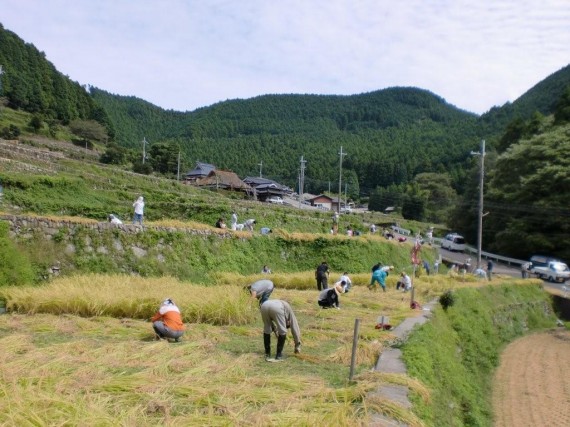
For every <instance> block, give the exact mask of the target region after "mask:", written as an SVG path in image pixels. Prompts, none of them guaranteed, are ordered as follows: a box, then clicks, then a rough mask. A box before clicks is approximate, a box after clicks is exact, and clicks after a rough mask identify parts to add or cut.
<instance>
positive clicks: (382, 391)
mask: <svg viewBox="0 0 570 427" xmlns="http://www.w3.org/2000/svg"><path fill="white" fill-rule="evenodd" d="M437 301H438V300H437V299H435V300H433V301H431V302H429V303H427V304H426V305H424V306H423V307H422V308H421V313H419V314H418V315H416V316H414V317H408V318H406V319H405V320H404V321H403V322H402V323H400V324H399V325H398V326H397V327H395V328H394V329H393V330H391V331H390V332H391V333H392V334H394V336H395V337H396V340H397V342H398V343H401V342H403V341H405V340H406V339H407V337H408V335H409V334H410V333H411V331H412V330H413V329H414V328H415V327H416V326H419V325H422V324H424V323H425V322H427V321H428V320H429V319H430V317H431V314H432V309H433V307H434V306H435V305H436V304H437ZM374 370H375V371H377V372H383V373H391V374H406V373H407V369H406V365H405V364H404V362H403V361H402V350H400V349H399V348H395V347H390V348H387V349H385V350H384V351H382V353H380V356H379V357H378V360H377V362H376V365H375V366H374ZM408 391H409V390H408V387H406V386H403V385H396V384H394V385H383V386H381V387H379V388H378V389H377V390H376V391H375V392H374V393H373V395H375V396H377V397H380V398H383V399H388V400H391V401H393V402H396V403H398V404H400V405H401V406H403V407H404V408H406V409H409V408H411V406H412V404H411V402H410V400H409V399H408ZM370 426H372V427H381V426H382V427H404V426H406V424H403V423H401V422H399V421H397V420H393V419H391V418H388V417H386V416H384V415H382V414H377V415H375V416H373V417H372V423H371V424H370Z"/></svg>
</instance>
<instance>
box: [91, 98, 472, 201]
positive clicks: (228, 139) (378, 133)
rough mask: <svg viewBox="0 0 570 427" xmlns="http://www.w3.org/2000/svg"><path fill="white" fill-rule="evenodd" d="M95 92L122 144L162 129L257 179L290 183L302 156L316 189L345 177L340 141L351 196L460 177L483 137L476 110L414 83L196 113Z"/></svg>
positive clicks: (200, 155) (206, 157) (237, 103)
mask: <svg viewBox="0 0 570 427" xmlns="http://www.w3.org/2000/svg"><path fill="white" fill-rule="evenodd" d="M91 93H92V95H93V97H94V99H95V100H96V102H97V103H99V105H101V106H102V107H103V108H104V109H105V110H106V111H107V113H108V114H109V116H110V117H111V119H112V121H113V124H114V126H115V128H116V129H117V140H118V142H119V143H120V144H121V145H125V146H133V142H134V144H140V141H141V140H142V138H143V137H146V138H147V139H149V135H151V134H154V135H155V138H156V139H155V141H156V140H158V141H165V140H166V141H168V142H170V143H173V144H177V145H178V146H180V147H181V149H182V151H183V152H184V153H185V154H186V158H187V159H188V160H189V162H190V164H193V162H194V161H197V160H200V161H206V162H210V163H214V164H216V165H217V166H218V167H220V168H225V169H230V170H233V171H235V172H237V173H238V174H239V175H241V176H246V175H252V174H253V175H256V174H257V173H258V171H259V166H258V165H259V164H260V163H261V162H262V163H263V171H264V172H265V175H266V176H269V177H273V178H275V179H279V180H281V181H283V182H285V183H287V184H289V185H292V186H294V185H295V183H296V181H297V175H298V169H299V160H300V157H301V156H304V159H305V160H306V161H307V169H306V177H307V179H306V183H307V184H308V187H309V191H313V192H319V191H323V190H325V189H327V188H328V185H329V181H331V182H333V183H334V182H335V181H338V178H337V177H338V169H339V154H338V152H339V150H340V147H341V146H342V147H343V151H344V152H346V153H347V156H346V157H344V159H343V170H344V172H343V173H344V174H346V175H345V176H346V178H347V183H348V185H349V186H350V188H349V189H348V192H349V193H350V192H352V191H354V190H355V189H357V190H359V191H360V192H364V193H367V192H369V191H370V190H371V189H373V188H375V187H376V186H379V185H380V186H385V185H389V184H392V183H402V182H408V181H409V180H410V179H411V178H413V176H415V175H416V174H418V173H421V172H430V171H444V170H451V171H453V173H455V174H456V175H457V174H460V165H461V163H462V162H463V161H464V160H465V158H466V156H468V153H469V150H470V149H471V147H472V146H473V144H476V141H477V139H478V138H479V136H478V135H477V132H476V122H477V117H476V116H475V115H474V114H470V113H467V112H464V111H461V110H459V109H457V108H455V107H453V106H451V105H449V104H447V103H446V102H445V101H444V100H443V99H441V98H440V97H438V96H436V95H434V94H432V93H430V92H427V91H425V90H420V89H415V88H391V89H386V90H382V91H377V92H372V93H367V94H361V95H353V96H318V95H266V96H260V97H256V98H252V99H248V100H234V101H226V102H222V103H218V104H215V105H212V106H210V107H206V108H202V109H199V110H196V111H194V112H190V113H176V112H172V111H164V110H160V109H157V107H155V106H152V105H151V104H148V103H146V102H144V101H141V100H139V99H136V98H132V97H117V96H115V95H111V94H108V93H106V92H104V91H102V90H99V89H92V90H91ZM161 111H162V114H160V113H161ZM143 117H144V118H143ZM149 124H150V127H149ZM125 130H126V131H125ZM159 133H160V134H159ZM121 138H122V140H121ZM151 141H152V140H151Z"/></svg>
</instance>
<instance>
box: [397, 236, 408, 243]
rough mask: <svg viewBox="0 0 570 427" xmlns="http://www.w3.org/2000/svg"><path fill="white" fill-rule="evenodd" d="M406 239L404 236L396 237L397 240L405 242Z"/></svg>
mask: <svg viewBox="0 0 570 427" xmlns="http://www.w3.org/2000/svg"><path fill="white" fill-rule="evenodd" d="M406 240H408V239H407V238H406V237H402V236H400V237H398V242H405V241H406Z"/></svg>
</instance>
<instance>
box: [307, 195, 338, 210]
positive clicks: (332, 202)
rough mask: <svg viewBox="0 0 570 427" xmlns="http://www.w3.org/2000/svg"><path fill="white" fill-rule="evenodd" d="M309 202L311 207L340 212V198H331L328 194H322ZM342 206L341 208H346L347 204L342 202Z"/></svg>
mask: <svg viewBox="0 0 570 427" xmlns="http://www.w3.org/2000/svg"><path fill="white" fill-rule="evenodd" d="M307 201H308V202H309V203H310V204H311V206H314V207H316V208H319V209H324V210H332V211H338V207H339V202H338V197H330V196H327V195H326V194H320V195H318V196H315V197H313V198H312V199H309V200H307ZM340 206H341V208H344V207H345V203H344V202H343V201H342V200H341V202H340Z"/></svg>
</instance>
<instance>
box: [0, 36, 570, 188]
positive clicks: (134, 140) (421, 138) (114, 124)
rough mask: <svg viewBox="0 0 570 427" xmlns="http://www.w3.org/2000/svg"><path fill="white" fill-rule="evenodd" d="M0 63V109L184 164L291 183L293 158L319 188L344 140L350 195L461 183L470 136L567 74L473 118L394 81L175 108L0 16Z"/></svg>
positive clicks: (569, 71)
mask: <svg viewBox="0 0 570 427" xmlns="http://www.w3.org/2000/svg"><path fill="white" fill-rule="evenodd" d="M0 64H2V66H3V68H4V70H5V73H4V74H3V75H2V90H3V91H2V92H3V93H2V94H1V95H3V96H4V97H5V99H6V103H7V105H8V106H9V107H12V108H15V109H20V110H24V111H27V112H31V113H34V114H37V115H38V116H40V117H41V119H43V120H44V121H46V122H48V123H50V126H51V123H55V122H57V123H60V124H63V125H66V124H68V123H69V122H70V121H72V120H75V119H93V120H96V121H98V122H99V123H101V124H103V125H104V126H105V127H106V128H107V131H108V135H109V136H110V137H111V140H113V139H114V140H115V142H117V143H118V144H119V145H121V146H123V147H127V148H131V149H134V150H139V149H140V148H141V141H142V140H143V138H146V140H147V141H148V142H149V143H150V144H151V145H152V144H156V143H163V144H168V145H170V146H175V147H176V151H178V150H180V152H181V154H182V164H183V167H185V168H191V167H192V166H193V164H194V163H195V162H196V161H204V162H208V163H213V164H215V165H216V166H218V167H219V168H224V169H228V170H233V171H235V172H236V173H238V175H240V176H242V177H244V176H247V175H258V174H259V173H260V171H262V172H263V175H264V176H266V177H269V178H274V179H276V180H279V181H281V182H283V183H284V184H287V185H289V186H292V187H295V186H296V183H297V181H298V174H299V162H300V158H301V156H303V158H304V160H306V162H307V163H306V170H305V184H306V188H305V191H309V192H313V193H319V192H323V191H325V190H327V189H330V188H331V184H332V185H333V186H334V185H335V183H337V182H338V175H339V172H340V171H339V160H340V157H339V150H340V147H343V152H344V153H347V154H346V156H345V157H344V158H343V159H342V174H343V182H344V183H345V184H346V185H347V187H346V188H345V190H347V192H348V193H349V194H353V195H356V196H358V195H366V194H369V193H370V192H371V191H372V190H374V189H375V188H376V187H378V186H382V187H386V186H389V185H391V184H406V183H409V182H411V181H412V180H413V179H414V177H415V176H416V175H417V174H419V173H422V172H439V173H442V172H445V173H449V174H450V176H451V178H452V182H453V184H454V187H455V188H456V189H460V187H461V183H462V182H463V181H464V178H465V173H466V172H465V170H466V165H467V164H468V162H469V161H470V160H469V159H470V155H469V153H470V151H471V150H473V149H476V147H477V146H478V141H479V140H480V139H481V138H485V139H487V140H489V148H490V149H492V147H493V144H494V141H496V140H498V139H499V138H500V136H501V134H502V133H503V132H504V129H505V126H506V125H507V124H508V123H509V122H510V121H511V120H512V119H513V118H514V117H517V116H522V118H523V119H526V118H528V117H529V116H530V115H531V114H532V113H533V112H534V111H540V112H542V113H543V114H548V113H550V112H552V108H553V105H554V103H555V102H556V101H557V100H558V99H559V97H560V95H561V94H562V92H563V90H564V88H565V87H566V86H567V85H568V84H569V83H570V67H565V68H564V69H562V70H560V71H558V72H557V73H554V74H553V75H552V76H549V77H548V78H547V79H545V80H544V81H542V82H540V83H538V84H537V85H536V86H535V87H533V88H532V89H531V90H529V91H528V92H527V93H525V94H524V95H523V96H521V97H520V98H519V99H517V100H516V101H515V102H513V103H512V104H506V105H504V106H502V107H495V108H493V109H491V110H490V111H489V112H488V113H486V114H484V115H483V116H481V117H478V116H477V115H475V114H472V113H469V112H465V111H462V110H460V109H458V108H456V107H454V106H453V105H450V104H448V103H446V102H445V100H443V99H442V98H441V97H439V96H437V95H436V94H433V93H431V92H429V91H427V90H423V89H418V88H405V87H396V88H389V89H384V90H379V91H375V92H370V93H364V94H359V95H351V96H334V95H327V96H324V95H265V96H259V97H256V98H252V99H247V100H230V101H225V102H220V103H217V104H214V105H212V106H209V107H205V108H201V109H198V110H195V111H192V112H184V113H183V112H176V111H172V110H164V109H162V108H159V107H157V106H155V105H152V104H150V103H148V102H146V101H144V100H142V99H139V98H136V97H132V96H130V97H126V96H118V95H113V94H110V93H108V92H106V91H105V90H104V89H98V88H93V87H92V88H89V90H86V89H85V88H84V87H82V86H81V85H79V84H78V83H76V82H73V81H71V80H70V79H69V78H68V77H66V76H64V75H62V74H61V73H60V72H58V71H57V70H56V69H55V67H54V66H53V64H51V63H50V62H49V61H48V60H47V59H46V58H45V55H44V54H43V53H42V52H39V51H38V50H37V49H36V48H35V47H34V46H33V45H31V44H26V43H25V42H24V41H23V40H22V39H20V38H19V37H18V36H17V35H16V34H14V33H12V32H10V31H7V30H5V29H4V28H3V27H2V26H1V25H0Z"/></svg>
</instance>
